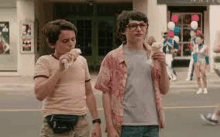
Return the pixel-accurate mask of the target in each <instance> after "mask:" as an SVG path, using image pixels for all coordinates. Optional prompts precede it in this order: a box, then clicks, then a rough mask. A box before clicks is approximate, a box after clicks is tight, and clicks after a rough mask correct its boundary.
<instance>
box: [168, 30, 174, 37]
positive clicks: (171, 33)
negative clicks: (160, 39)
mask: <svg viewBox="0 0 220 137" xmlns="http://www.w3.org/2000/svg"><path fill="white" fill-rule="evenodd" d="M167 36H168V37H171V38H173V36H174V32H173V31H172V30H170V31H169V32H168V34H167Z"/></svg>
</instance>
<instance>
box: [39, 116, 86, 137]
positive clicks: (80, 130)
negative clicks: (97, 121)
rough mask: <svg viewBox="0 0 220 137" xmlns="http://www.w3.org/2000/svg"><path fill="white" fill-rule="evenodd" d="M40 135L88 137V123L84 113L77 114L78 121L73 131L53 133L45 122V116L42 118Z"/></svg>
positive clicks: (43, 136) (50, 136)
mask: <svg viewBox="0 0 220 137" xmlns="http://www.w3.org/2000/svg"><path fill="white" fill-rule="evenodd" d="M40 137H89V123H88V121H87V119H86V115H82V116H79V119H78V122H77V123H76V125H75V127H74V131H70V132H66V133H62V134H55V133H53V130H52V128H51V127H50V126H49V124H48V123H47V120H46V118H44V120H43V125H42V127H41V132H40Z"/></svg>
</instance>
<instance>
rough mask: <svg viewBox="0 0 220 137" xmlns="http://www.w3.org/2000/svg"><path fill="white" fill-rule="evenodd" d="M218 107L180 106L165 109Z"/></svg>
mask: <svg viewBox="0 0 220 137" xmlns="http://www.w3.org/2000/svg"><path fill="white" fill-rule="evenodd" d="M215 107H217V106H178V107H176V106H175V107H164V109H184V108H185V109H188V108H215Z"/></svg>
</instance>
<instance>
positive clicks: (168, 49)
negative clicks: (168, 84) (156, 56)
mask: <svg viewBox="0 0 220 137" xmlns="http://www.w3.org/2000/svg"><path fill="white" fill-rule="evenodd" d="M163 37H164V41H163V52H164V53H165V55H166V64H167V71H168V75H169V77H170V80H172V81H176V80H177V74H176V71H175V70H174V69H173V58H174V56H175V54H176V52H177V50H178V49H179V45H178V44H177V42H176V41H175V40H174V39H173V38H171V36H168V34H167V32H165V33H164V36H163Z"/></svg>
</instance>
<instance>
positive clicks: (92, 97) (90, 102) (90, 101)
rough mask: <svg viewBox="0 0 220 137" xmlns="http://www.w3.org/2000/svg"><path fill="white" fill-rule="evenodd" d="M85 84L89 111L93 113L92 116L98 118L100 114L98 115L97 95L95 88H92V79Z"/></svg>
mask: <svg viewBox="0 0 220 137" xmlns="http://www.w3.org/2000/svg"><path fill="white" fill-rule="evenodd" d="M85 86H86V103H87V106H88V108H89V111H90V113H91V115H92V118H93V119H97V118H99V115H98V110H97V105H96V100H95V95H94V93H93V90H92V86H91V82H90V81H88V82H86V83H85Z"/></svg>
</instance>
